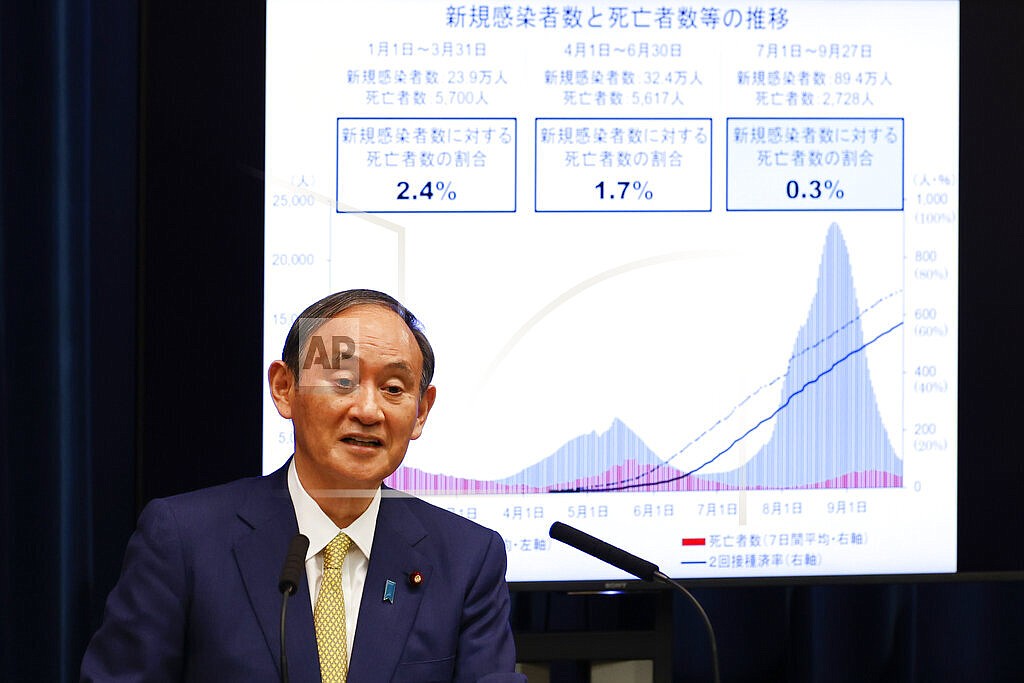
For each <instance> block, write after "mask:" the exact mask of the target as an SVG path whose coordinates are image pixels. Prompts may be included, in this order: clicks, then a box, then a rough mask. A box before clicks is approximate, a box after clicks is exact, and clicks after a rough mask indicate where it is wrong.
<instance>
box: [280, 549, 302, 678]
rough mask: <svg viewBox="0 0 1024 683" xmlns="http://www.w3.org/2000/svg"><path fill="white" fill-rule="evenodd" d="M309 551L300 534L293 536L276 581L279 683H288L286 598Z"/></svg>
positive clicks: (293, 590)
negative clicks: (278, 624)
mask: <svg viewBox="0 0 1024 683" xmlns="http://www.w3.org/2000/svg"><path fill="white" fill-rule="evenodd" d="M307 550H309V539H308V538H306V537H305V536H303V535H302V534H295V536H293V537H292V540H291V542H290V543H289V544H288V554H287V555H285V558H284V567H282V568H281V578H280V579H278V581H277V590H279V591H281V683H288V655H287V653H286V649H285V646H284V643H285V638H284V624H285V615H286V614H287V613H288V598H289V597H290V596H292V595H293V594H294V593H295V591H297V590H298V589H299V582H300V581H301V580H302V573H303V571H304V570H305V568H306V551H307Z"/></svg>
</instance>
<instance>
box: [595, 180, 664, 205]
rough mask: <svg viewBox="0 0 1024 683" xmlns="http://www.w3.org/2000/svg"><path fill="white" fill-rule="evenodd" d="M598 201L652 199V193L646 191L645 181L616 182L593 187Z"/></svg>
mask: <svg viewBox="0 0 1024 683" xmlns="http://www.w3.org/2000/svg"><path fill="white" fill-rule="evenodd" d="M594 189H595V190H597V198H598V199H641V200H648V199H654V191H653V190H649V189H647V181H646V180H616V181H612V182H609V183H605V182H604V181H603V180H602V181H601V182H599V183H598V184H597V185H594Z"/></svg>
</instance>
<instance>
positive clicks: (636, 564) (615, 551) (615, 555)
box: [548, 522, 719, 683]
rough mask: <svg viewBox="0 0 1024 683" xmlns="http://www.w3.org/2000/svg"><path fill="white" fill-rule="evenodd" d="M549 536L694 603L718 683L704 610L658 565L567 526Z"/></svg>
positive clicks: (715, 648) (553, 529)
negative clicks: (667, 586) (662, 585)
mask: <svg viewBox="0 0 1024 683" xmlns="http://www.w3.org/2000/svg"><path fill="white" fill-rule="evenodd" d="M548 535H549V536H551V538H553V539H555V540H556V541H561V542H562V543H565V544H567V545H571V546H572V547H573V548H576V550H579V551H581V552H584V553H586V554H587V555H590V556H591V557H596V558H597V559H599V560H601V561H602V562H607V563H608V564H610V565H612V566H613V567H618V568H619V569H621V570H622V571H624V572H628V573H630V574H632V575H633V576H635V577H637V578H638V579H643V580H644V581H654V580H655V579H657V580H658V581H660V582H662V583H665V584H667V585H669V586H672V587H673V588H675V589H676V590H678V591H679V592H681V593H682V594H683V595H685V596H686V597H687V599H688V600H689V601H690V602H692V603H693V605H694V607H696V608H697V612H699V613H700V616H701V618H702V619H703V620H704V626H705V627H706V628H707V631H708V640H709V641H710V643H711V676H712V680H714V681H715V683H718V681H719V671H718V642H717V640H716V639H715V629H714V628H713V627H712V626H711V619H709V618H708V613H707V612H705V611H704V607H703V606H702V605H701V604H700V603H699V602H698V601H697V598H695V597H693V594H691V593H690V591H688V590H686V588H685V587H684V586H682V585H681V584H678V583H676V582H675V581H673V580H672V579H670V578H669V577H667V576H666V575H665V574H662V573H661V571H659V570H658V565H656V564H654V563H653V562H649V561H647V560H645V559H643V558H642V557H637V556H636V555H634V554H632V553H627V552H626V551H625V550H623V549H622V548H616V547H615V546H613V545H612V544H611V543H605V542H604V541H602V540H601V539H600V538H594V537H593V536H591V535H590V534H588V533H584V532H582V531H580V530H579V529H577V528H575V527H571V526H569V525H568V524H563V523H562V522H555V523H554V524H552V525H551V529H550V530H549V531H548Z"/></svg>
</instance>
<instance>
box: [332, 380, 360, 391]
mask: <svg viewBox="0 0 1024 683" xmlns="http://www.w3.org/2000/svg"><path fill="white" fill-rule="evenodd" d="M334 383H335V384H337V385H338V387H339V388H340V389H346V390H351V389H355V388H356V382H355V380H354V379H352V378H351V377H339V378H338V379H336V380H334Z"/></svg>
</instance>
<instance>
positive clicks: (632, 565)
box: [548, 522, 658, 581]
mask: <svg viewBox="0 0 1024 683" xmlns="http://www.w3.org/2000/svg"><path fill="white" fill-rule="evenodd" d="M548 534H549V535H550V536H551V538H553V539H555V540H556V541H561V542H562V543H565V544H567V545H571V546H572V547H573V548H576V549H577V550H579V551H582V552H584V553H586V554H587V555H591V556H592V557H596V558H597V559H599V560H601V561H603V562H607V563H608V564H610V565H612V566H613V567H618V568H619V569H621V570H622V571H624V572H628V573H630V574H632V575H633V576H635V577H637V578H638V579H643V580H644V581H653V580H654V574H655V572H657V571H658V565H656V564H654V563H653V562H648V561H647V560H645V559H643V558H640V557H637V556H636V555H633V554H631V553H627V552H626V551H625V550H623V549H621V548H616V547H615V546H613V545H612V544H610V543H605V542H604V541H602V540H601V539H599V538H594V537H593V536H591V535H590V534H587V533H584V532H582V531H580V530H579V529H576V528H574V527H571V526H569V525H568V524H563V523H562V522H555V523H554V524H552V525H551V529H550V531H548Z"/></svg>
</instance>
